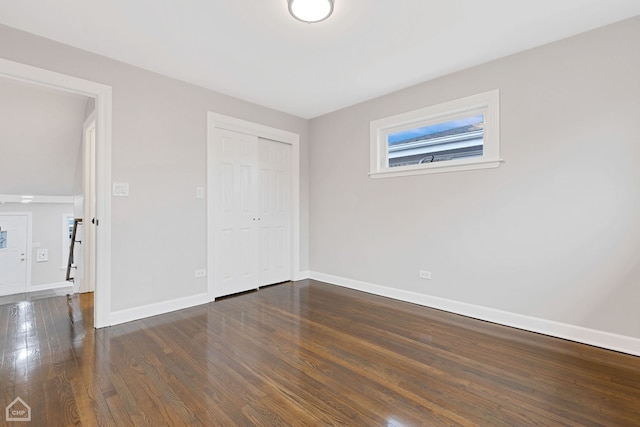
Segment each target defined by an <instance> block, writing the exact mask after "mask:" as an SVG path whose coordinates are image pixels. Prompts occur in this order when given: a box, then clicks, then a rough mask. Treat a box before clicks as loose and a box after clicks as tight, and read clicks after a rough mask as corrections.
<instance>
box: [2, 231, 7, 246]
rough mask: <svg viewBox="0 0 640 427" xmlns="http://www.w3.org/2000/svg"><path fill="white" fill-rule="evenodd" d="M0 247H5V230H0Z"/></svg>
mask: <svg viewBox="0 0 640 427" xmlns="http://www.w3.org/2000/svg"><path fill="white" fill-rule="evenodd" d="M0 249H7V231H6V230H5V231H0Z"/></svg>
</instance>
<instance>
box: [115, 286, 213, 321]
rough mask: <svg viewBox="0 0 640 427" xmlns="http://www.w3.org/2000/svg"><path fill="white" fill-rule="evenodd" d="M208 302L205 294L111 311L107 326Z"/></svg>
mask: <svg viewBox="0 0 640 427" xmlns="http://www.w3.org/2000/svg"><path fill="white" fill-rule="evenodd" d="M208 302H210V301H209V300H208V299H207V293H206V292H205V293H203V294H198V295H193V296H189V297H184V298H178V299H174V300H170V301H163V302H158V303H155V304H149V305H144V306H142V307H134V308H129V309H125V310H120V311H113V312H111V315H110V316H109V326H114V325H119V324H121V323H127V322H132V321H134V320H140V319H144V318H145V317H151V316H157V315H159V314H165V313H170V312H172V311H177V310H183V309H185V308H190V307H195V306H197V305H201V304H207V303H208Z"/></svg>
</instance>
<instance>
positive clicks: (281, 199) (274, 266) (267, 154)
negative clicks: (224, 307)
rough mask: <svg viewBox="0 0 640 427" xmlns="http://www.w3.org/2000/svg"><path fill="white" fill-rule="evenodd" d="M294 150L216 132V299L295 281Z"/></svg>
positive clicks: (212, 148) (212, 170)
mask: <svg viewBox="0 0 640 427" xmlns="http://www.w3.org/2000/svg"><path fill="white" fill-rule="evenodd" d="M290 156H291V146H290V145H289V144H284V143H280V142H276V141H271V140H266V139H261V138H258V137H257V136H253V135H247V134H243V133H238V132H232V131H227V130H220V129H216V130H215V131H214V133H213V135H212V138H211V140H210V144H209V180H208V182H209V185H210V190H211V191H210V198H209V205H208V206H209V215H210V224H213V230H211V232H210V237H209V238H210V239H212V240H213V241H212V242H211V243H212V244H211V246H210V247H211V248H212V253H210V254H209V256H210V257H211V259H210V263H209V265H210V268H209V270H210V274H212V275H213V283H214V288H215V290H214V296H215V297H218V296H223V295H230V294H234V293H238V292H244V291H247V290H251V289H256V288H258V287H260V286H265V285H269V284H273V283H279V282H284V281H287V280H290V279H291V212H290V211H291V200H290V198H291V197H290V195H291V158H290Z"/></svg>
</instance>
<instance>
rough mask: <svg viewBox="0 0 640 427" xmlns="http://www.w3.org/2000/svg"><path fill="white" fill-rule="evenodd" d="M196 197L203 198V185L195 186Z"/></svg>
mask: <svg viewBox="0 0 640 427" xmlns="http://www.w3.org/2000/svg"><path fill="white" fill-rule="evenodd" d="M196 199H204V187H196Z"/></svg>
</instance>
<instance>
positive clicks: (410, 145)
mask: <svg viewBox="0 0 640 427" xmlns="http://www.w3.org/2000/svg"><path fill="white" fill-rule="evenodd" d="M483 142H484V115H482V114H481V115H475V116H470V117H464V118H461V119H456V120H450V121H446V122H441V123H435V124H432V125H429V126H421V127H417V128H412V129H408V130H404V131H402V132H396V133H391V134H389V135H388V136H387V146H388V159H389V167H397V166H409V165H417V164H423V163H433V162H442V161H446V160H458V159H465V158H470V157H482V150H483Z"/></svg>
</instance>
